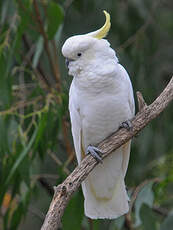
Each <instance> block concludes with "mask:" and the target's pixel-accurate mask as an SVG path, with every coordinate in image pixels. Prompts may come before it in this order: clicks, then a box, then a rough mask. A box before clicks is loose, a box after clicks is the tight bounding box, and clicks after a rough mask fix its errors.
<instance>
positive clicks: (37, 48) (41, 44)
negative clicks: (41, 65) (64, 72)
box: [32, 36, 44, 68]
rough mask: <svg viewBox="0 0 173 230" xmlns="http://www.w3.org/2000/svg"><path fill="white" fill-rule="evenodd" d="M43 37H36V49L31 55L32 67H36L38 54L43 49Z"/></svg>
mask: <svg viewBox="0 0 173 230" xmlns="http://www.w3.org/2000/svg"><path fill="white" fill-rule="evenodd" d="M43 44H44V42H43V37H42V36H40V37H39V39H38V42H37V44H36V51H35V54H34V57H33V62H32V65H33V67H34V68H36V67H37V64H38V62H39V59H40V56H41V53H42V51H43Z"/></svg>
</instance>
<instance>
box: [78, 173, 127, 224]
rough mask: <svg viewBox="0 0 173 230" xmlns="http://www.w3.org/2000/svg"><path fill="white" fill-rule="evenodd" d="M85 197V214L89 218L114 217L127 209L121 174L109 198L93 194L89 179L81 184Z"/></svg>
mask: <svg viewBox="0 0 173 230" xmlns="http://www.w3.org/2000/svg"><path fill="white" fill-rule="evenodd" d="M82 189H83V193H84V197H85V203H84V207H85V215H86V216H88V217H90V218H91V219H115V218H117V217H119V216H121V215H123V214H125V213H127V212H128V210H129V205H128V201H129V198H128V196H127V193H126V189H125V183H124V178H123V176H121V177H119V180H118V181H117V183H116V186H115V189H114V192H113V195H112V197H111V198H106V197H105V198H104V197H103V198H100V197H96V196H95V194H93V191H92V188H91V185H90V182H89V180H85V181H84V182H83V184H82Z"/></svg>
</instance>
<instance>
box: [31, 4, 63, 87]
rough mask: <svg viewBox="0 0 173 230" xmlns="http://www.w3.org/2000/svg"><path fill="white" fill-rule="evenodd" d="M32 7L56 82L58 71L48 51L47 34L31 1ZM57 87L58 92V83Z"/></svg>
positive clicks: (36, 6) (37, 9) (35, 6)
mask: <svg viewBox="0 0 173 230" xmlns="http://www.w3.org/2000/svg"><path fill="white" fill-rule="evenodd" d="M33 5H34V9H35V14H36V19H37V23H38V26H39V30H40V33H41V35H42V36H43V39H44V46H45V50H46V53H47V56H48V60H49V63H50V66H51V68H52V70H53V73H54V76H55V79H56V80H58V79H59V78H60V75H59V71H58V70H57V67H56V63H55V62H54V61H53V58H52V55H51V52H50V49H49V40H48V36H47V34H46V32H45V30H44V26H43V23H42V20H41V15H40V12H39V8H38V5H37V1H36V0H33ZM57 85H58V87H59V88H58V90H60V84H59V82H57Z"/></svg>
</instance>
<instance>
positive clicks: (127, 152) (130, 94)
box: [119, 64, 135, 176]
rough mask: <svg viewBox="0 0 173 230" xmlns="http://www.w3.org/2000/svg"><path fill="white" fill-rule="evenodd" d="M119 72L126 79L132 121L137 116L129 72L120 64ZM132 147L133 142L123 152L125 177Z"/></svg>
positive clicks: (123, 148) (125, 145)
mask: <svg viewBox="0 0 173 230" xmlns="http://www.w3.org/2000/svg"><path fill="white" fill-rule="evenodd" d="M119 71H120V74H121V76H122V78H123V79H124V87H125V89H124V90H125V92H127V99H128V107H129V118H128V119H132V118H133V116H134V115H135V102H134V96H133V88H132V84H131V81H130V78H129V75H128V73H127V71H126V70H125V68H124V67H123V66H122V65H120V64H119ZM130 146H131V140H130V141H128V142H127V143H125V144H124V145H123V146H122V151H123V164H122V169H123V174H124V176H125V175H126V171H127V167H128V162H129V156H130Z"/></svg>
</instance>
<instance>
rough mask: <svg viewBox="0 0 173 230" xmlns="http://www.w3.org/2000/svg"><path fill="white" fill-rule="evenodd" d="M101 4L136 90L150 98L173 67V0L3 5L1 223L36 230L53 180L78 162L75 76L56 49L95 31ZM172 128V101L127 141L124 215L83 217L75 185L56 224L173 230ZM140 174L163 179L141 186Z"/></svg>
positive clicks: (21, 0)
mask: <svg viewBox="0 0 173 230" xmlns="http://www.w3.org/2000/svg"><path fill="white" fill-rule="evenodd" d="M103 9H106V10H107V11H108V12H110V14H111V18H112V29H111V32H110V34H109V36H108V39H109V41H110V42H111V45H112V47H113V48H114V49H115V50H116V51H117V55H118V57H119V60H120V63H122V64H123V65H124V66H125V67H126V69H128V72H129V74H130V76H131V79H132V83H133V86H134V90H135V91H137V90H140V91H142V93H143V95H144V97H145V99H146V101H148V103H150V102H152V100H153V99H154V98H155V97H156V96H157V95H158V94H159V93H160V92H161V90H162V89H163V88H164V87H165V85H166V83H167V82H168V80H169V78H170V77H171V74H172V72H173V66H172V58H173V53H172V49H173V44H172V35H173V32H172V31H173V14H172V10H173V3H172V1H171V0H168V1H153V2H152V3H151V1H149V0H138V1H137V0H129V1H125V0H124V1H120V0H116V1H113V0H108V1H101V0H95V1H93V0H88V1H81V0H76V1H70V0H66V1H62V0H61V1H57V0H52V1H51V0H1V2H0V35H1V36H0V72H1V76H0V207H1V208H0V228H1V229H4V230H8V229H9V230H11V229H13V230H15V229H30V228H33V229H40V226H41V224H42V222H43V219H44V217H43V215H42V213H44V214H45V213H46V210H47V208H48V206H49V203H50V200H51V197H52V193H53V190H52V186H53V185H55V184H58V183H60V182H61V181H63V180H64V178H65V177H66V176H67V174H69V173H70V172H71V170H72V169H73V168H74V167H75V166H76V160H75V158H74V150H73V145H72V139H71V132H70V124H69V115H68V89H69V85H70V81H71V78H69V77H67V70H66V69H65V66H64V59H63V57H62V56H61V46H62V44H63V42H64V40H65V39H66V38H67V37H69V36H71V35H74V34H80V33H86V32H89V31H92V30H95V29H96V28H98V27H100V26H101V25H102V24H103V19H104V17H103V13H102V10H103ZM172 133H173V125H172V107H171V106H170V107H169V108H168V109H167V110H166V111H164V113H163V114H162V115H161V116H160V117H159V118H158V119H156V120H155V121H154V122H152V124H151V125H149V127H147V128H146V129H145V130H144V131H143V132H142V133H141V134H140V136H139V137H137V138H136V139H135V140H134V141H133V146H132V154H131V160H130V164H129V170H128V173H127V178H126V184H127V186H128V188H129V194H130V196H131V197H132V199H133V198H134V196H135V195H136V196H137V198H136V202H135V203H134V205H133V209H132V212H131V213H130V215H126V216H125V217H121V218H119V219H117V220H113V221H106V220H97V221H91V220H88V219H87V218H86V217H85V216H84V213H83V196H82V193H81V191H80V190H79V192H77V193H76V194H75V195H74V196H73V198H72V200H71V201H70V203H69V205H68V207H67V209H66V210H65V214H64V217H63V227H62V229H75V230H78V229H86V230H88V229H93V230H98V229H99V230H100V229H108V230H120V229H137V230H146V229H147V230H149V229H154V230H155V229H156V230H159V229H160V230H169V229H172V225H173V217H172V211H173V197H172V189H173V167H172V166H173V144H172ZM132 178H133V179H132ZM146 178H147V179H149V178H159V180H157V179H156V180H155V179H154V180H152V179H151V180H148V181H146V183H143V181H144V180H145V179H146ZM154 181H157V183H154ZM139 184H140V185H139ZM138 185H139V186H138ZM136 186H138V187H137V188H136ZM135 188H136V190H135ZM134 191H136V193H134Z"/></svg>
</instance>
